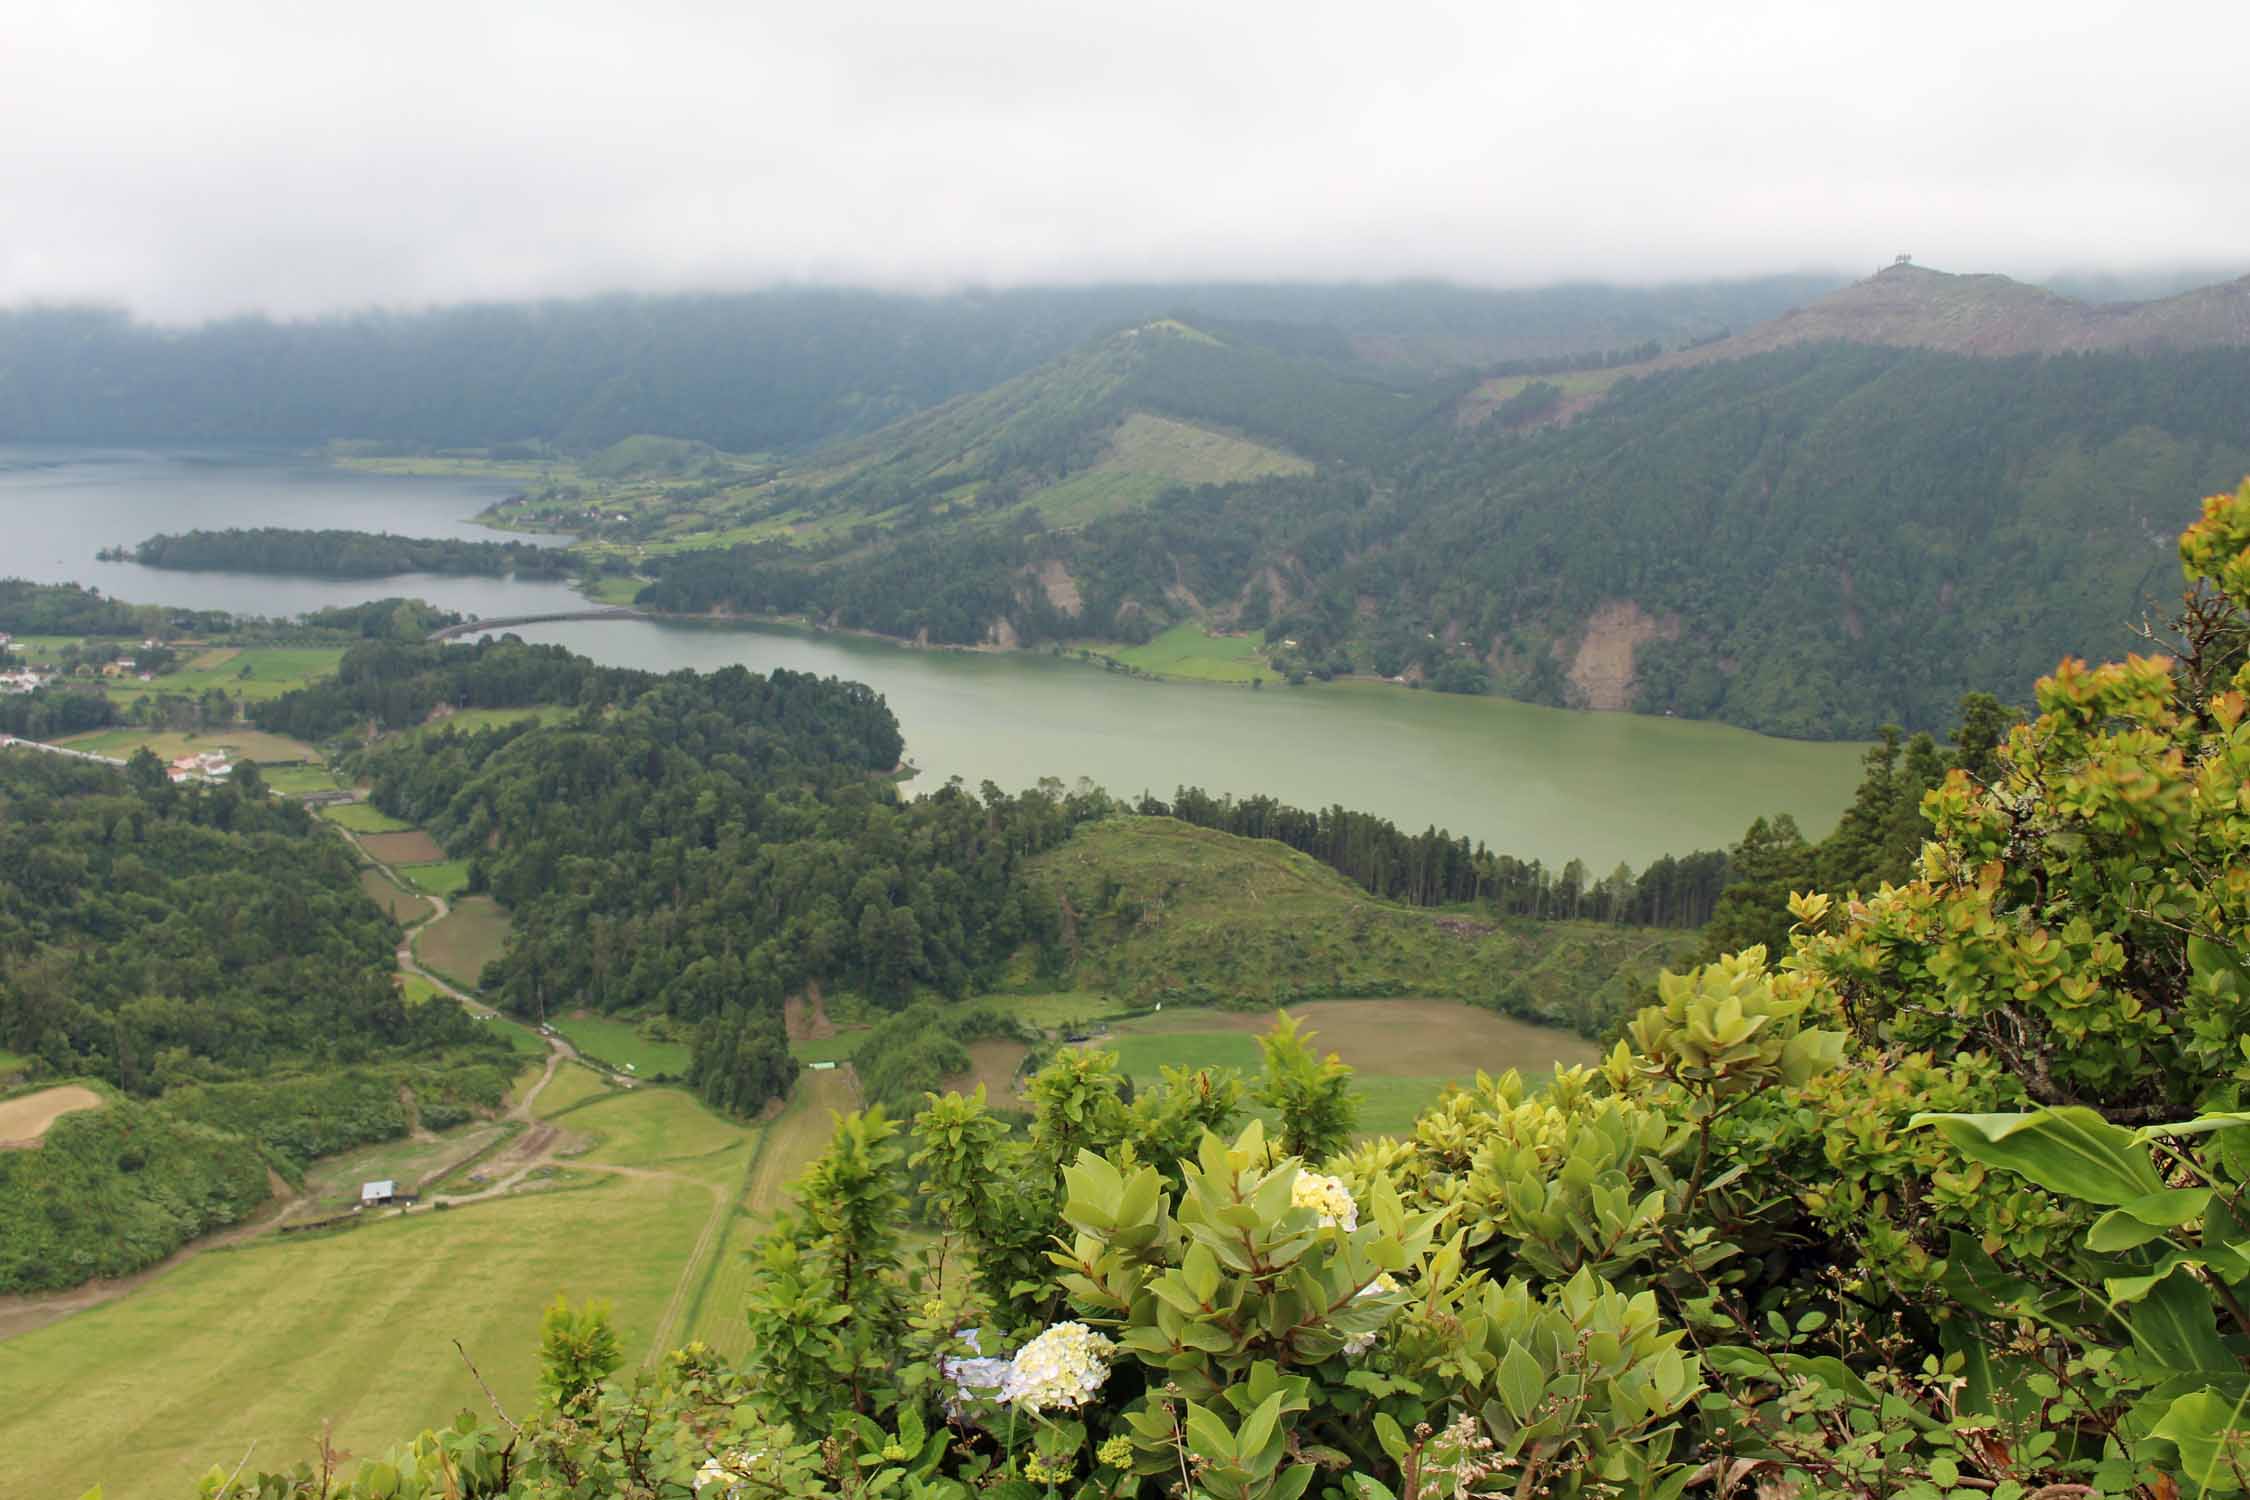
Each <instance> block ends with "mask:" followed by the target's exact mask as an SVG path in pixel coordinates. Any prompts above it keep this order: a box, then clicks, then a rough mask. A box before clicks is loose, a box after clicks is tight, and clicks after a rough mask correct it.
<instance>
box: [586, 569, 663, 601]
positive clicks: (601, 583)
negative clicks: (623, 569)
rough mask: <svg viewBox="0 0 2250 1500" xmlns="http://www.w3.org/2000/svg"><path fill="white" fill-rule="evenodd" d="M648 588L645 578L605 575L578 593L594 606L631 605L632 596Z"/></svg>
mask: <svg viewBox="0 0 2250 1500" xmlns="http://www.w3.org/2000/svg"><path fill="white" fill-rule="evenodd" d="M647 587H648V580H647V579H646V578H621V577H618V576H617V575H615V574H605V575H603V576H602V577H600V578H597V579H595V580H594V581H593V583H592V584H591V585H589V586H588V587H586V588H582V589H580V590H579V591H578V592H580V593H581V594H584V595H585V596H586V597H587V598H589V599H591V600H593V601H594V602H595V603H596V604H631V603H632V602H633V596H634V595H636V594H638V593H639V592H640V591H641V590H642V589H645V588H647Z"/></svg>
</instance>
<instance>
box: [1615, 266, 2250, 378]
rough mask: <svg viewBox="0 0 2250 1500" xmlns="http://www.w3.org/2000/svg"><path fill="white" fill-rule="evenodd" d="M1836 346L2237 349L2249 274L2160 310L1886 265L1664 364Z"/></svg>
mask: <svg viewBox="0 0 2250 1500" xmlns="http://www.w3.org/2000/svg"><path fill="white" fill-rule="evenodd" d="M1831 342H1842V343H1855V344H1893V345H1900V346H1904V347H1908V348H1916V349H1941V350H1945V351H1948V352H1950V353H1954V354H1979V355H1985V356H1987V357H2005V356H2008V355H2015V354H2074V353H2085V352H2088V351H2092V350H2116V351H2121V352H2126V353H2136V354H2149V353H2160V352H2166V351H2179V350H2186V349H2209V348H2235V347H2240V346H2242V345H2245V344H2250V276H2245V277H2243V278H2241V279H2240V280H2236V281H2226V282H2220V283H2217V284H2215V285H2211V286H2200V287H2195V288H2193V289H2191V290H2189V291H2184V292H2180V293H2178V294H2176V295H2174V296H2170V297H2164V298H2160V299H2158V300H2156V301H2153V302H2115V303H2089V302H2079V301H2075V300H2073V299H2072V298H2069V297H2064V296H2060V295H2058V294H2056V293H2054V292H2051V291H2047V290H2045V289H2044V288H2041V287H2036V286H2029V285H2026V284H2025V283H2023V282H2020V281H2012V280H2010V279H2009V278H2008V277H2005V276H1961V275H1953V274H1950V273H1948V272H1944V271H1933V270H1930V269H1929V268H1927V267H1925V266H1914V265H1895V266H1888V267H1886V268H1884V269H1883V270H1881V271H1879V272H1877V273H1876V274H1875V275H1873V276H1871V277H1869V278H1867V279H1866V280H1865V281H1860V282H1855V283H1853V284H1852V285H1850V286H1848V287H1844V288H1842V289H1841V290H1839V291H1834V292H1831V293H1829V294H1828V295H1827V296H1825V297H1822V298H1821V299H1820V300H1819V301H1817V302H1814V303H1812V304H1811V305H1810V306H1807V307H1804V308H1801V309H1797V310H1793V311H1790V312H1786V313H1783V314H1782V315H1781V316H1780V317H1778V318H1774V319H1772V320H1770V321H1768V322H1765V323H1761V324H1759V325H1758V326H1757V327H1755V328H1752V329H1748V330H1746V331H1744V332H1742V333H1738V334H1735V335H1734V336H1733V337H1731V338H1726V339H1722V340H1719V341H1718V342H1716V343H1712V344H1706V345H1703V346H1702V347H1700V348H1697V349H1693V350H1689V351H1686V352H1683V353H1679V354H1673V355H1667V356H1665V357H1664V358H1663V359H1661V360H1659V361H1658V364H1659V365H1660V366H1666V367H1669V366H1673V365H1680V364H1691V363H1693V364H1700V363H1707V362H1709V361H1712V360H1720V359H1741V358H1745V357H1747V356H1749V355H1752V354H1765V353H1770V352H1771V351H1773V350H1775V349H1782V348H1787V347H1789V346H1790V345H1792V344H1811V343H1831Z"/></svg>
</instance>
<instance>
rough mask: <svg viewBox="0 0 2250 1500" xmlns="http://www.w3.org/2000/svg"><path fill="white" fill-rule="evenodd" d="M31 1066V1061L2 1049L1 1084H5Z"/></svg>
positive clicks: (0, 1055)
mask: <svg viewBox="0 0 2250 1500" xmlns="http://www.w3.org/2000/svg"><path fill="white" fill-rule="evenodd" d="M30 1066H31V1059H30V1058H28V1057H25V1056H23V1055H22V1054H20V1053H15V1052H10V1051H9V1050H8V1049H7V1048H5V1047H0V1082H5V1081H7V1080H8V1079H10V1078H13V1077H14V1076H15V1075H16V1074H18V1073H21V1072H22V1071H23V1070H24V1069H26V1068H28V1067H30Z"/></svg>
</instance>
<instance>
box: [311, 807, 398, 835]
mask: <svg viewBox="0 0 2250 1500" xmlns="http://www.w3.org/2000/svg"><path fill="white" fill-rule="evenodd" d="M320 815H321V816H322V817H324V818H326V819H327V820H328V821H329V822H331V823H334V824H335V825H336V826H337V827H339V828H349V829H350V830H351V831H352V832H354V833H404V832H406V831H407V830H409V829H411V828H412V827H413V826H414V825H413V824H412V823H409V822H406V821H405V820H403V819H400V818H394V817H392V816H391V815H390V814H389V813H387V812H385V811H383V810H382V809H381V808H379V807H377V806H376V805H375V804H374V803H372V802H331V803H329V804H328V805H327V806H326V807H323V808H322V809H321V810H320Z"/></svg>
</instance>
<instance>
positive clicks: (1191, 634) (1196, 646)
mask: <svg viewBox="0 0 2250 1500" xmlns="http://www.w3.org/2000/svg"><path fill="white" fill-rule="evenodd" d="M1091 649H1092V650H1093V652H1094V654H1095V655H1097V656H1106V657H1109V658H1110V659H1111V660H1113V661H1118V662H1122V663H1123V664H1124V665H1126V666H1128V667H1133V668H1135V669H1137V670H1139V671H1143V672H1150V673H1154V674H1155V675H1156V676H1158V677H1177V678H1182V679H1186V680H1189V681H1194V682H1279V681H1280V680H1281V674H1280V673H1278V672H1276V671H1274V670H1273V669H1272V668H1271V667H1268V666H1267V665H1266V662H1265V658H1264V657H1263V656H1260V655H1259V654H1258V653H1259V650H1260V646H1259V643H1258V641H1256V640H1253V639H1252V638H1251V637H1249V636H1246V635H1212V634H1210V633H1209V632H1207V631H1206V630H1204V628H1203V627H1202V626H1200V625H1197V624H1195V623H1194V622H1193V621H1183V622H1181V623H1180V624H1178V625H1174V626H1173V627H1172V628H1171V629H1169V630H1167V631H1165V632H1164V633H1163V634H1162V635H1160V636H1158V637H1157V638H1156V639H1155V640H1152V641H1150V642H1149V643H1148V644H1147V645H1145V646H1098V647H1093V648H1091Z"/></svg>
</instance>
